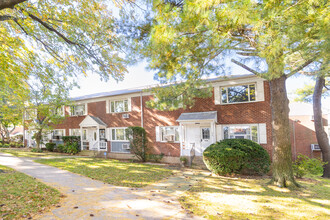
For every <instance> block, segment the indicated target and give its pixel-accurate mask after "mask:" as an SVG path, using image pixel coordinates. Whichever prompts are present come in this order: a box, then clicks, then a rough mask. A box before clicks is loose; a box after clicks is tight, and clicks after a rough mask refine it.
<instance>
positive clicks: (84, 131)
mask: <svg viewBox="0 0 330 220" xmlns="http://www.w3.org/2000/svg"><path fill="white" fill-rule="evenodd" d="M82 139H83V140H87V130H86V129H84V130H83V132H82Z"/></svg>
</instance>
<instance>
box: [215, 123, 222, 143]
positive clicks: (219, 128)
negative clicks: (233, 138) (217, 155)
mask: <svg viewBox="0 0 330 220" xmlns="http://www.w3.org/2000/svg"><path fill="white" fill-rule="evenodd" d="M216 130H217V133H216V134H217V139H216V140H217V141H221V140H222V139H223V138H222V125H217V126H216Z"/></svg>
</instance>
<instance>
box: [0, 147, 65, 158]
mask: <svg viewBox="0 0 330 220" xmlns="http://www.w3.org/2000/svg"><path fill="white" fill-rule="evenodd" d="M0 153H8V154H11V155H13V156H15V157H54V156H69V154H64V153H57V152H48V151H45V150H44V152H42V153H36V152H31V149H27V148H14V149H1V148H0Z"/></svg>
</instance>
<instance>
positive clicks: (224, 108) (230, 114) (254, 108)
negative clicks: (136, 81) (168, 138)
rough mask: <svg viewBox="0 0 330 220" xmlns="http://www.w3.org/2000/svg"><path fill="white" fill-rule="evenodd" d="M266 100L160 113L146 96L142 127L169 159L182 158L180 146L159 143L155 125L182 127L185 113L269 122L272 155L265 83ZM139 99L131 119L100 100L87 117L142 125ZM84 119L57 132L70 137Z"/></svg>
mask: <svg viewBox="0 0 330 220" xmlns="http://www.w3.org/2000/svg"><path fill="white" fill-rule="evenodd" d="M264 90H265V101H263V102H251V103H242V104H228V105H215V104H214V97H213V96H212V97H210V98H203V99H197V100H196V104H195V105H194V106H193V107H192V108H191V109H187V110H185V111H183V110H182V109H180V110H176V111H170V112H165V111H158V110H155V109H150V108H147V107H146V102H147V101H148V100H150V99H151V98H152V96H144V97H143V102H142V103H143V114H144V120H143V124H144V127H145V129H146V131H147V133H148V138H149V142H150V146H151V147H152V153H155V154H160V153H164V154H165V155H166V156H180V144H179V143H159V142H156V141H155V140H156V134H155V127H156V126H171V125H179V123H178V122H176V120H177V118H178V117H179V116H180V114H181V113H183V112H203V111H217V112H218V115H217V116H218V123H219V124H251V123H266V124H267V144H265V145H263V147H264V148H265V149H266V150H267V151H268V152H269V154H270V155H271V151H272V136H271V108H270V91H269V84H268V82H264ZM140 105H141V103H140V97H133V98H132V100H131V106H132V111H131V112H129V115H130V117H129V118H128V119H123V118H122V113H110V114H107V113H106V102H105V101H98V102H92V103H88V108H87V109H88V114H90V115H93V116H96V117H99V118H100V119H101V120H102V121H103V122H105V123H106V124H107V125H108V127H128V126H141V109H140ZM66 114H67V115H68V114H69V108H67V109H66ZM84 118H85V116H74V117H67V118H66V119H65V121H64V122H63V123H62V124H60V125H57V126H56V128H57V129H66V134H67V135H68V134H69V129H70V128H80V127H79V124H80V123H81V122H82V120H83V119H84Z"/></svg>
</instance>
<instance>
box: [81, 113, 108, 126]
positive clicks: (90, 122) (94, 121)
mask: <svg viewBox="0 0 330 220" xmlns="http://www.w3.org/2000/svg"><path fill="white" fill-rule="evenodd" d="M79 126H80V127H93V126H102V127H103V126H105V127H108V125H107V124H106V123H104V122H103V121H102V120H101V119H100V118H98V117H95V116H92V115H87V116H86V117H85V118H84V120H83V121H82V122H80V124H79Z"/></svg>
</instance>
